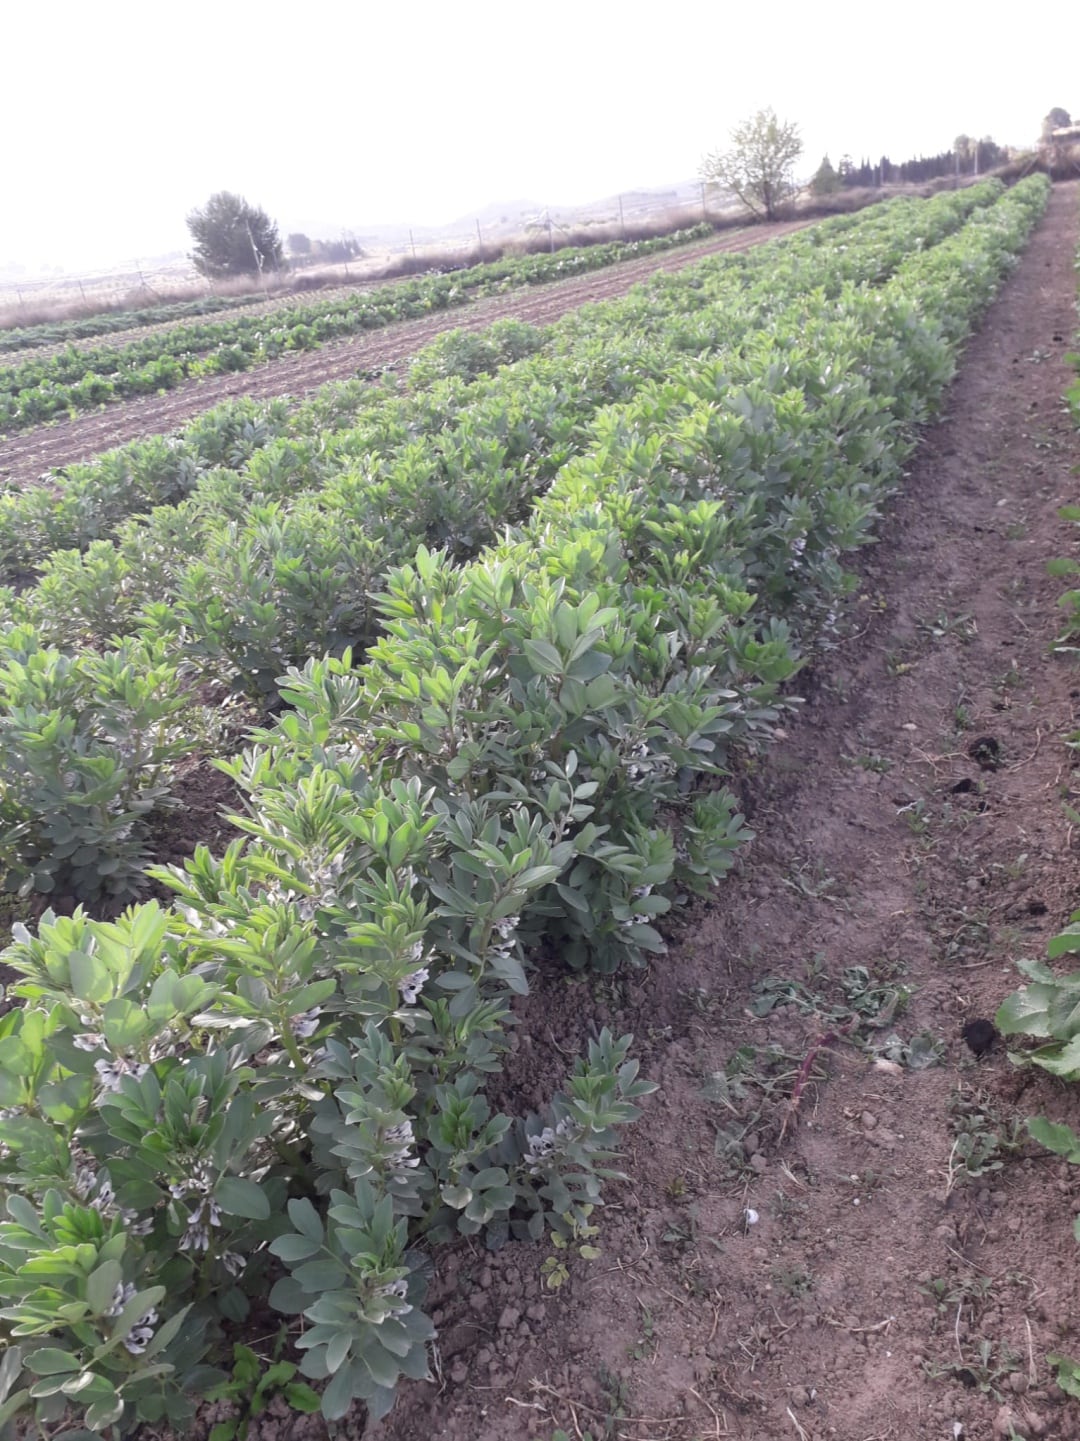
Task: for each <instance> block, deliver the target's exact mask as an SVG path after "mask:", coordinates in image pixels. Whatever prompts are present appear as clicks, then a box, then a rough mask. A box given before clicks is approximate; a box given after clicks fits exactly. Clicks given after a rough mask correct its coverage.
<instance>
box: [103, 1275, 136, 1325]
mask: <svg viewBox="0 0 1080 1441" xmlns="http://www.w3.org/2000/svg"><path fill="white" fill-rule="evenodd" d="M134 1295H135V1287H134V1286H133V1285H132V1284H131V1282H130V1281H121V1282H120V1284H119V1285H118V1286H117V1288H116V1290H115V1291H114V1292H113V1298H112V1301H111V1302H110V1303H109V1305H108V1306H107V1307H106V1308H105V1315H106V1316H110V1317H112V1316H119V1314H120V1312H121V1311H122V1310H123V1309H124V1307H125V1306H126V1305H127V1303H128V1302H129V1301H130V1300H131V1298H132V1297H133V1296H134Z"/></svg>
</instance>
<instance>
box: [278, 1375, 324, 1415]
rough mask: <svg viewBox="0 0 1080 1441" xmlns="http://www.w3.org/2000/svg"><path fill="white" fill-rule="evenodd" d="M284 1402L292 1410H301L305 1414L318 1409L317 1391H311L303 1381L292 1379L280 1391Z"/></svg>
mask: <svg viewBox="0 0 1080 1441" xmlns="http://www.w3.org/2000/svg"><path fill="white" fill-rule="evenodd" d="M281 1394H282V1395H283V1396H284V1397H285V1401H286V1403H287V1404H288V1405H289V1406H290V1407H291V1408H292V1410H294V1411H303V1412H304V1413H305V1414H307V1415H311V1414H312V1413H313V1412H315V1411H317V1410H318V1409H319V1393H318V1392H317V1391H313V1390H312V1389H311V1387H310V1386H308V1385H307V1384H306V1383H305V1382H303V1381H293V1382H291V1383H290V1384H289V1385H288V1386H286V1387H285V1389H284V1390H283V1391H282V1393H281Z"/></svg>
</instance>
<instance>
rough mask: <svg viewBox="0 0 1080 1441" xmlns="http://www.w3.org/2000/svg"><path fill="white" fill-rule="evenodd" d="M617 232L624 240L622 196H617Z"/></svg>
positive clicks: (624, 222)
mask: <svg viewBox="0 0 1080 1441" xmlns="http://www.w3.org/2000/svg"><path fill="white" fill-rule="evenodd" d="M619 231H620V233H621V235H622V238H623V239H624V240H625V239H626V221H625V220H624V218H623V208H622V196H621V195H620V196H619Z"/></svg>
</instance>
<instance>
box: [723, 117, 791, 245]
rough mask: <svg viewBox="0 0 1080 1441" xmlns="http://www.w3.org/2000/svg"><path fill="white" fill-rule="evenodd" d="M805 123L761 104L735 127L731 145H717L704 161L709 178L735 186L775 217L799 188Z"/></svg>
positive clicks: (753, 206)
mask: <svg viewBox="0 0 1080 1441" xmlns="http://www.w3.org/2000/svg"><path fill="white" fill-rule="evenodd" d="M802 149H803V145H802V139H801V137H800V135H799V127H798V126H797V125H796V124H795V123H794V122H793V121H790V120H779V119H777V116H776V112H775V110H772V109H771V108H770V109H766V110H759V111H758V113H757V114H756V115H754V116H752V117H751V119H749V120H744V121H743V123H742V124H741V125H737V126H736V127H735V129H734V130H733V131H732V132H731V146H730V148H729V149H727V150H714V151H712V152H711V153H710V154H709V155H706V156H705V158H704V160H702V162H701V166H700V169H699V172H698V173H699V174H700V176H701V178H702V179H703V180H705V181H708V182H711V183H712V184H715V185H719V186H720V187H721V188H722V189H724V190H730V191H731V192H732V193H733V194H734V195H736V196H737V197H738V198H739V200H741V201H742V203H743V204H744V205H745V206H746V208H747V210H749V211H750V212H751V214H753V215H757V216H759V217H760V218H761V219H763V220H775V219H776V215H777V212H778V210H779V209H780V207H781V206H782V205H783V203H784V201H785V200H788V199H789V198H790V197H791V196H792V195H794V193H795V179H794V170H795V162H796V160H798V158H799V156H800V155H801V154H802Z"/></svg>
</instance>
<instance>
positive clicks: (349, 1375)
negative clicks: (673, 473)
mask: <svg viewBox="0 0 1080 1441" xmlns="http://www.w3.org/2000/svg"><path fill="white" fill-rule="evenodd" d="M352 1399H353V1367H352V1366H343V1367H342V1369H341V1370H340V1371H338V1372H337V1373H336V1374H335V1375H334V1376H333V1377H332V1378H331V1380H330V1384H329V1385H328V1386H327V1388H326V1390H325V1391H324V1392H323V1394H322V1401H321V1403H320V1405H321V1407H322V1413H323V1415H324V1416H325V1417H326V1419H327V1420H328V1421H340V1420H341V1418H342V1416H344V1415H345V1412H346V1411H348V1409H349V1407H350V1406H351V1405H352Z"/></svg>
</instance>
